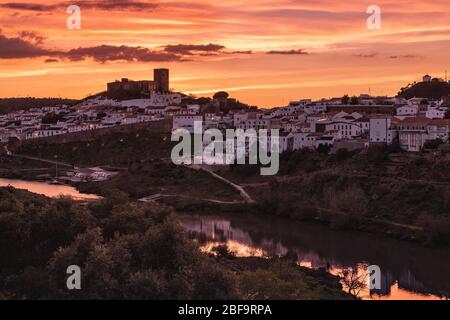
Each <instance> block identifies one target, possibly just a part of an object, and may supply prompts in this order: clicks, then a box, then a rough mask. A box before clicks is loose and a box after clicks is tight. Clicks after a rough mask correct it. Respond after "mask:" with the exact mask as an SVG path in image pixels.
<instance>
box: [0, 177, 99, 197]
mask: <svg viewBox="0 0 450 320" xmlns="http://www.w3.org/2000/svg"><path fill="white" fill-rule="evenodd" d="M7 186H11V187H14V188H16V189H26V190H28V191H30V192H33V193H37V194H42V195H45V196H47V197H51V198H54V197H58V196H60V195H64V196H70V197H72V198H73V199H75V200H97V199H100V198H101V197H99V196H97V195H95V194H85V193H80V192H79V191H78V190H77V189H75V188H74V187H72V186H68V185H54V184H49V183H46V182H37V181H23V180H12V179H0V187H7Z"/></svg>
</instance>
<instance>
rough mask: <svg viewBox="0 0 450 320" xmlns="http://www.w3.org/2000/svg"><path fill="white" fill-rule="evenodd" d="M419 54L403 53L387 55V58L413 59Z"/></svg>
mask: <svg viewBox="0 0 450 320" xmlns="http://www.w3.org/2000/svg"><path fill="white" fill-rule="evenodd" d="M418 57H419V56H416V55H414V54H403V55H398V56H389V59H414V58H418Z"/></svg>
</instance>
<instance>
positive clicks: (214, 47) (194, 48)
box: [163, 43, 225, 55]
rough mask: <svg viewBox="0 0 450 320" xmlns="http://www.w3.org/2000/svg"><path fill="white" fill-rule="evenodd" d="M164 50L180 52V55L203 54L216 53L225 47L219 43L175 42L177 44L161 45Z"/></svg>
mask: <svg viewBox="0 0 450 320" xmlns="http://www.w3.org/2000/svg"><path fill="white" fill-rule="evenodd" d="M163 48H164V50H165V51H167V52H171V53H176V54H182V55H193V54H195V53H199V54H205V53H217V52H220V51H221V50H223V49H225V47H224V46H222V45H220V44H214V43H209V44H200V45H197V44H177V45H167V46H164V47H163Z"/></svg>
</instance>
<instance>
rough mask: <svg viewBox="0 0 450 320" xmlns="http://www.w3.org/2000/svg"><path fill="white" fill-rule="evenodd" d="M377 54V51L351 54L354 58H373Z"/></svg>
mask: <svg viewBox="0 0 450 320" xmlns="http://www.w3.org/2000/svg"><path fill="white" fill-rule="evenodd" d="M377 55H378V53H355V54H354V55H353V56H354V57H356V58H365V59H369V58H375V57H376V56H377Z"/></svg>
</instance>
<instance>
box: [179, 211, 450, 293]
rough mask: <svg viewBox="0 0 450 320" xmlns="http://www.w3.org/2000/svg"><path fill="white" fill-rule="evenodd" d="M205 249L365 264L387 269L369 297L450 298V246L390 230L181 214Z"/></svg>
mask: <svg viewBox="0 0 450 320" xmlns="http://www.w3.org/2000/svg"><path fill="white" fill-rule="evenodd" d="M179 219H180V220H181V223H182V224H183V226H184V227H185V228H186V229H187V230H188V231H189V233H190V235H191V237H193V238H197V239H198V240H199V242H200V243H201V246H202V249H203V250H204V251H208V250H210V249H211V248H212V247H214V246H216V245H218V244H227V246H228V248H229V250H231V251H233V252H234V253H235V254H236V255H237V256H263V257H264V256H273V255H278V256H282V255H285V254H286V253H288V252H290V254H292V253H294V254H296V256H297V260H298V264H299V265H301V266H304V267H307V268H325V269H327V270H328V271H329V272H330V273H332V274H335V275H337V274H339V273H341V272H342V270H344V269H348V268H353V269H354V270H358V272H364V270H365V269H364V268H363V265H378V266H379V267H380V269H381V290H379V291H378V292H377V293H374V292H372V293H371V292H369V290H368V289H367V290H363V291H362V292H361V294H360V297H361V298H363V299H390V300H413V299H448V298H449V297H450V251H449V250H448V249H447V250H444V249H434V248H424V247H421V246H419V245H416V244H413V243H408V242H404V241H398V240H395V239H391V238H388V237H386V236H384V235H376V234H369V233H362V232H361V233H360V232H353V231H352V232H348V231H345V232H344V231H338V230H332V229H330V228H329V227H327V226H322V225H315V224H306V223H300V222H294V221H292V220H286V219H280V218H275V217H268V216H254V215H242V214H240V215H238V214H226V215H225V214H221V215H214V216H213V215H187V214H186V215H184V214H183V215H180V216H179Z"/></svg>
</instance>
